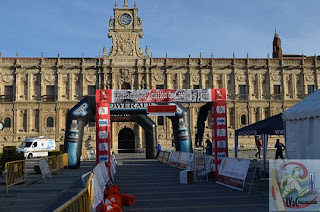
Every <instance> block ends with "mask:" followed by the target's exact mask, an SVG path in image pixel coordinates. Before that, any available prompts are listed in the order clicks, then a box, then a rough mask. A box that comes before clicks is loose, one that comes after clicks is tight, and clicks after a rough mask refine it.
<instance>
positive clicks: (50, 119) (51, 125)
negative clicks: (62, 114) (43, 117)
mask: <svg viewBox="0 0 320 212" xmlns="http://www.w3.org/2000/svg"><path fill="white" fill-rule="evenodd" d="M47 127H53V118H52V117H48V118H47Z"/></svg>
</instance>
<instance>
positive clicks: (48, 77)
mask: <svg viewBox="0 0 320 212" xmlns="http://www.w3.org/2000/svg"><path fill="white" fill-rule="evenodd" d="M44 80H45V81H47V82H49V83H53V82H54V80H55V77H54V75H53V74H48V75H44Z"/></svg>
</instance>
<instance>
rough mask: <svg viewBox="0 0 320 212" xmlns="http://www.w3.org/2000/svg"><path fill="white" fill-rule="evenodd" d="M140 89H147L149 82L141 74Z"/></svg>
mask: <svg viewBox="0 0 320 212" xmlns="http://www.w3.org/2000/svg"><path fill="white" fill-rule="evenodd" d="M140 89H147V83H146V80H145V76H144V75H142V76H141V81H140Z"/></svg>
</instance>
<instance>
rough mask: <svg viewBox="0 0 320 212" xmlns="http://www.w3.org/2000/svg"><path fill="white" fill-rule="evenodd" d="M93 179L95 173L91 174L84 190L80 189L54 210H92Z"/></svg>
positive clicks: (83, 211)
mask: <svg viewBox="0 0 320 212" xmlns="http://www.w3.org/2000/svg"><path fill="white" fill-rule="evenodd" d="M92 179H93V173H91V174H90V176H89V179H88V182H87V184H86V186H85V188H84V189H83V190H82V191H80V192H79V193H78V194H77V195H75V196H74V197H72V198H71V199H70V200H69V201H68V202H66V203H64V204H63V205H61V206H60V207H59V208H57V209H56V210H54V212H62V211H68V212H69V211H70V212H71V211H79V212H87V211H90V202H92Z"/></svg>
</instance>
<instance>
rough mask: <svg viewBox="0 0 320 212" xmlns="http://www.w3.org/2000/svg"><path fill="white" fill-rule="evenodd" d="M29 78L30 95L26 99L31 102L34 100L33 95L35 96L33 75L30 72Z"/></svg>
mask: <svg viewBox="0 0 320 212" xmlns="http://www.w3.org/2000/svg"><path fill="white" fill-rule="evenodd" d="M27 78H28V79H27V80H28V94H27V97H26V99H27V100H28V101H31V100H32V95H33V90H34V83H33V74H32V73H30V72H28V74H27Z"/></svg>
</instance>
